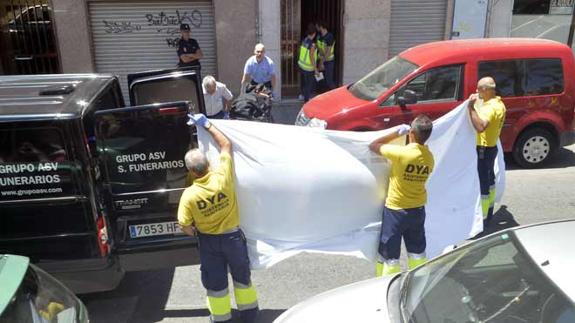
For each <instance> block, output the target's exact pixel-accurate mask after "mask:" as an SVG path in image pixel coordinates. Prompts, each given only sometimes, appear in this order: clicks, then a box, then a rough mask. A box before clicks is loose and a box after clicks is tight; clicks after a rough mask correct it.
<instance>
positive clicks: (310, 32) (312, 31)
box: [305, 23, 317, 36]
mask: <svg viewBox="0 0 575 323" xmlns="http://www.w3.org/2000/svg"><path fill="white" fill-rule="evenodd" d="M315 33H317V29H315V25H314V24H312V23H309V24H308V25H307V29H306V33H305V34H306V36H311V35H313V34H315Z"/></svg>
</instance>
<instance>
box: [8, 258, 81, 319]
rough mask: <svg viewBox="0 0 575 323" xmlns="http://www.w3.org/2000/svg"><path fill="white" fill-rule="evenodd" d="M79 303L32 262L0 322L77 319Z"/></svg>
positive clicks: (79, 311) (78, 316) (78, 317)
mask: <svg viewBox="0 0 575 323" xmlns="http://www.w3.org/2000/svg"><path fill="white" fill-rule="evenodd" d="M81 313H82V311H81V305H80V303H79V302H78V300H77V298H76V297H75V296H74V294H73V293H72V292H70V291H68V290H67V289H66V288H65V287H64V286H63V285H62V284H61V283H59V282H58V281H57V280H55V279H54V278H52V277H51V276H49V275H48V274H46V273H45V272H44V271H43V270H41V269H40V268H38V267H35V266H34V265H30V267H28V271H27V272H26V276H24V280H23V281H22V283H21V284H20V287H19V288H18V291H16V294H15V295H14V297H13V298H12V300H11V301H10V303H9V304H8V307H7V308H6V310H5V311H4V312H3V313H0V322H34V323H36V322H38V323H52V322H80V321H82V317H81V316H80V315H81Z"/></svg>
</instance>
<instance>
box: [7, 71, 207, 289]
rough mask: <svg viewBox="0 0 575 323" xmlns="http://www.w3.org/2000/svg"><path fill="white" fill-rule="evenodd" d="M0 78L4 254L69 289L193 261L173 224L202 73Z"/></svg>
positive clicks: (193, 246) (103, 285)
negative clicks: (25, 260) (124, 79)
mask: <svg viewBox="0 0 575 323" xmlns="http://www.w3.org/2000/svg"><path fill="white" fill-rule="evenodd" d="M128 84H129V95H130V101H131V106H129V107H127V106H126V105H125V104H124V100H123V96H122V92H121V89H120V85H119V81H118V78H117V77H115V76H111V75H98V74H74V75H65V74H62V75H32V76H30V75H25V76H0V254H4V253H10V254H20V255H24V256H27V257H29V258H30V259H31V260H32V261H33V262H34V263H35V264H36V265H38V266H40V267H41V268H43V269H45V270H46V271H48V272H50V273H51V274H53V275H54V276H56V277H57V278H59V279H60V280H62V281H63V282H64V283H66V284H67V285H68V286H69V287H70V288H72V289H73V290H74V291H76V292H94V291H103V290H110V289H114V288H115V287H116V286H117V285H118V284H119V282H120V280H121V279H122V277H123V275H124V273H125V272H126V271H134V270H147V269H156V268H166V267H174V266H179V265H188V264H195V263H198V262H199V261H198V259H199V258H198V254H197V241H196V240H195V238H193V237H189V236H186V235H184V234H183V233H182V232H181V230H180V228H179V227H178V225H177V222H176V220H177V219H176V210H177V205H178V201H179V198H180V195H181V193H182V191H183V189H184V188H185V187H186V185H187V184H189V181H188V180H187V171H186V169H185V165H184V161H183V156H184V154H185V152H186V151H187V150H188V149H189V148H191V147H193V146H194V145H195V143H196V140H195V134H194V133H193V132H192V130H191V128H190V127H189V126H187V125H186V122H187V120H188V118H187V114H188V113H198V112H202V113H205V109H204V103H203V96H202V95H200V94H201V93H202V92H201V85H200V77H199V71H198V70H196V69H194V68H189V69H185V70H163V71H151V72H143V73H138V74H135V75H130V76H129V82H128Z"/></svg>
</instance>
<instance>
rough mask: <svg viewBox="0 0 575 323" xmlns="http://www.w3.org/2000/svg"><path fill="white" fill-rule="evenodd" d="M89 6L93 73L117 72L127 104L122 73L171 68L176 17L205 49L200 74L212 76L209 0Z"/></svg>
mask: <svg viewBox="0 0 575 323" xmlns="http://www.w3.org/2000/svg"><path fill="white" fill-rule="evenodd" d="M88 6H89V7H88V8H89V14H90V25H91V31H92V40H93V42H94V58H95V62H96V71H97V72H99V73H111V74H116V75H119V76H120V78H121V82H122V92H123V94H124V98H125V99H126V102H129V101H128V97H129V96H128V86H127V81H126V75H127V74H130V73H133V72H139V71H144V70H154V69H164V68H174V67H176V65H177V63H178V57H177V54H176V50H177V40H178V39H179V37H180V30H179V28H180V21H181V22H182V23H188V24H189V25H190V27H191V30H192V35H191V37H192V38H195V39H196V40H197V41H198V43H199V44H200V48H201V49H202V51H203V53H204V58H203V59H202V60H200V62H201V64H202V75H207V74H212V75H216V34H215V24H214V9H213V5H212V2H211V1H151V2H150V1H147V2H144V1H141V2H137V1H122V2H120V1H113V2H100V1H94V2H89V4H88Z"/></svg>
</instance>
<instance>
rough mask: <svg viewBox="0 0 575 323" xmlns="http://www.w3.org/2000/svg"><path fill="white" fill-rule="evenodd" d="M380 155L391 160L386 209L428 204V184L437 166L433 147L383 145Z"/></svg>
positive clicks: (409, 207)
mask: <svg viewBox="0 0 575 323" xmlns="http://www.w3.org/2000/svg"><path fill="white" fill-rule="evenodd" d="M380 152H381V154H382V155H383V156H384V157H385V158H387V159H389V160H390V161H391V174H390V177H389V190H388V192H387V199H386V200H385V206H386V207H388V208H390V209H393V210H400V209H411V208H416V207H420V206H424V205H425V203H426V202H427V191H426V190H425V183H426V182H427V179H428V178H429V175H430V174H431V172H432V171H433V167H434V166H435V161H434V159H433V155H432V154H431V151H429V148H427V146H425V145H420V144H417V143H410V144H408V145H406V146H397V145H382V146H381V148H380Z"/></svg>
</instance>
